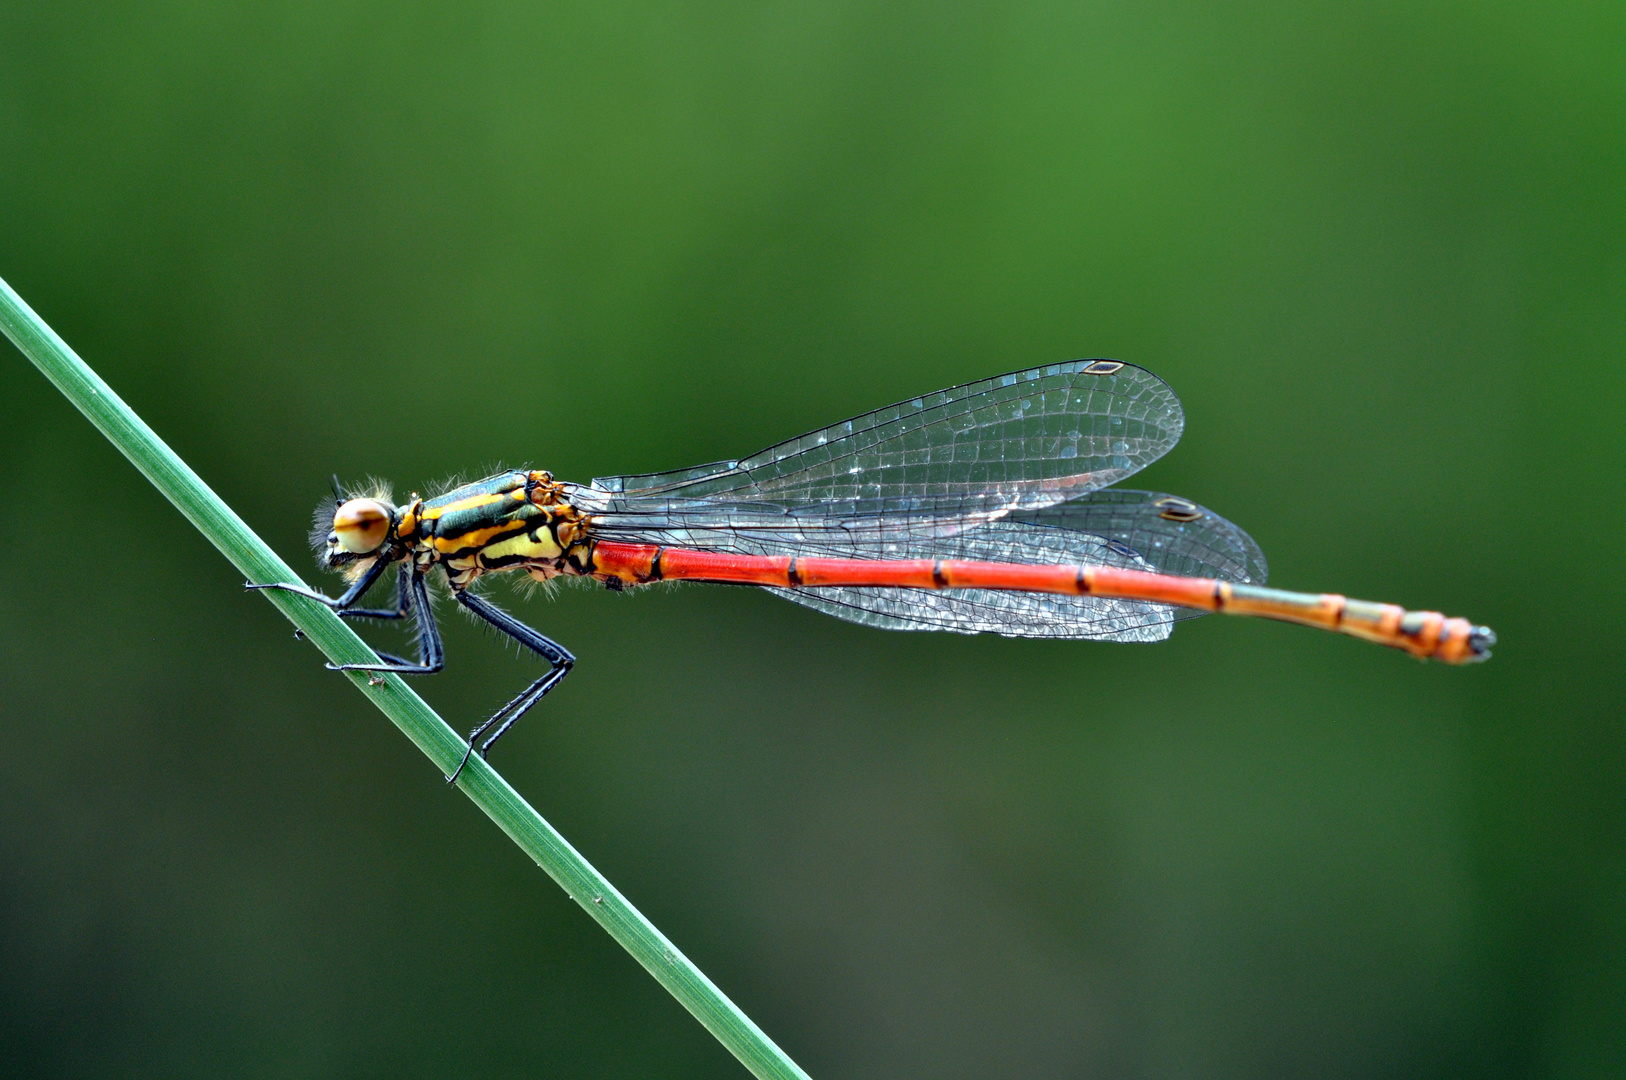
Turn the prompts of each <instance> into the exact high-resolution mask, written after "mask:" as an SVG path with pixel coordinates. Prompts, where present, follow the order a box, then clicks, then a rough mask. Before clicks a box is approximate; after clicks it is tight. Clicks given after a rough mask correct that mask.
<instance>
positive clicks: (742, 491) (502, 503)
mask: <svg viewBox="0 0 1626 1080" xmlns="http://www.w3.org/2000/svg"><path fill="white" fill-rule="evenodd" d="M1184 424H1185V418H1184V414H1183V413H1182V412H1181V409H1180V402H1179V399H1177V398H1176V397H1175V396H1174V392H1173V391H1172V390H1170V389H1169V387H1168V386H1167V385H1165V384H1164V382H1163V381H1162V380H1161V379H1159V378H1157V376H1155V375H1153V374H1152V373H1151V372H1149V371H1146V370H1145V369H1143V368H1138V367H1135V366H1134V365H1132V364H1125V363H1122V362H1120V361H1117V360H1078V361H1074V362H1073V363H1070V364H1055V365H1052V366H1050V367H1044V368H1034V369H1032V370H1029V371H1019V372H1015V373H1013V374H1010V375H1003V376H1000V377H999V378H995V379H987V380H984V381H982V382H976V383H969V384H967V385H965V386H956V387H953V388H951V389H948V390H943V391H939V392H938V393H935V394H928V395H926V396H924V397H918V398H914V399H912V400H910V401H904V402H899V403H898V404H896V405H891V406H888V407H887V408H885V409H880V410H877V411H876V412H872V413H867V414H865V415H863V416H858V417H854V418H853V419H851V420H848V421H846V422H844V423H841V424H837V425H835V426H834V427H829V428H824V429H822V430H819V431H814V432H810V433H809V434H806V435H803V436H802V437H800V438H798V439H792V440H791V441H789V442H786V443H781V444H780V445H778V446H774V447H770V448H769V449H767V450H764V451H762V452H761V453H759V454H755V455H753V456H752V457H749V458H745V459H743V460H740V461H720V462H716V463H714V464H711V465H701V466H698V467H695V468H692V469H682V470H679V471H677V472H668V473H652V474H648V475H642V476H616V477H609V478H601V479H598V480H594V481H593V482H592V483H591V484H588V485H581V484H570V483H563V482H560V481H556V480H554V479H553V477H552V475H551V474H549V473H546V472H540V471H534V470H529V469H517V470H514V471H511V472H504V473H499V474H498V475H496V476H491V477H487V478H486V479H484V480H480V481H478V482H476V483H472V484H465V485H462V486H461V487H458V488H456V489H455V490H452V491H448V492H446V493H445V494H443V495H439V496H437V497H435V498H432V499H420V498H418V497H417V496H413V497H412V498H411V499H409V500H407V502H406V503H405V504H403V505H399V506H397V505H395V504H394V503H392V502H390V501H388V500H387V499H385V498H383V497H378V496H356V495H352V496H351V497H348V498H346V497H343V496H341V495H339V494H338V493H337V492H335V496H336V497H335V500H334V502H333V503H332V504H331V505H329V506H327V507H324V508H323V509H321V510H319V511H318V529H317V531H316V533H315V534H313V537H312V539H313V541H314V542H315V544H316V546H317V549H318V551H319V554H320V558H321V562H322V563H323V565H324V566H326V567H328V568H330V569H337V570H341V571H343V573H344V574H345V575H346V577H347V578H348V579H349V581H350V587H349V588H348V589H346V590H345V592H344V594H343V595H342V596H340V597H338V598H337V599H333V598H330V597H327V596H324V595H322V594H320V593H316V592H313V591H311V590H308V589H304V588H302V587H299V586H294V585H268V586H264V587H265V588H277V589H288V590H291V591H294V592H298V593H300V594H301V595H303V596H308V597H310V598H312V599H314V600H318V601H321V602H322V603H324V604H326V605H328V606H329V607H331V608H333V609H334V610H335V611H337V612H338V613H339V614H340V615H345V616H365V617H368V618H379V619H399V618H403V617H406V616H408V615H413V616H414V617H415V618H416V619H417V621H418V624H419V627H420V632H419V657H418V660H417V661H416V662H413V661H410V660H405V659H402V658H400V657H397V656H390V655H388V654H385V653H379V654H378V655H379V660H380V662H379V663H377V664H346V665H343V666H342V669H343V670H353V671H373V672H394V673H396V674H401V675H428V674H432V673H434V672H437V671H439V670H441V668H442V666H443V664H444V655H443V650H442V648H441V639H440V634H439V632H438V630H437V629H436V626H435V618H434V611H433V609H432V607H431V605H430V599H429V591H428V588H427V586H426V584H425V576H426V575H427V574H429V573H430V572H431V571H433V570H435V569H436V568H439V570H440V571H441V572H442V573H443V574H444V575H445V578H446V582H447V584H448V585H449V586H450V588H451V592H452V596H453V597H454V598H456V600H457V602H458V603H459V604H461V605H462V606H463V607H464V608H466V609H467V610H468V611H469V612H470V613H472V614H473V615H475V616H476V617H478V618H480V619H483V620H485V621H486V622H487V623H489V624H491V625H492V626H494V627H496V628H497V629H498V630H500V631H501V632H502V633H504V634H506V635H508V636H509V637H511V638H513V639H514V640H515V641H517V642H519V643H520V644H521V645H523V646H524V647H525V648H527V649H530V650H531V651H532V652H534V653H536V654H537V655H538V656H540V657H542V659H543V660H545V661H547V663H548V672H547V674H545V675H543V676H542V677H541V678H540V679H537V680H536V681H535V682H533V683H532V684H531V685H530V686H529V687H527V688H526V689H525V691H524V692H523V693H521V694H520V695H519V696H518V697H516V698H514V700H513V701H510V702H509V703H508V704H507V705H504V706H503V707H502V708H501V709H498V710H497V711H496V713H494V714H493V715H492V716H491V717H490V718H489V719H487V720H486V721H485V722H484V723H482V724H480V725H479V726H478V727H476V728H475V729H474V730H473V732H471V733H470V735H469V747H468V750H467V751H465V753H464V755H463V761H462V762H461V763H460V764H459V765H458V768H457V771H455V772H454V773H453V774H452V776H451V777H450V779H451V780H456V779H457V776H458V775H459V774H460V773H461V772H462V769H463V766H464V765H466V764H467V763H468V759H469V755H470V754H473V753H474V752H475V750H476V749H477V748H478V750H479V752H480V754H481V755H482V756H484V754H485V753H486V751H488V750H490V749H491V745H492V744H493V743H495V742H496V741H497V739H499V738H500V737H501V736H502V734H503V733H504V732H505V731H507V730H508V729H509V728H510V727H511V726H513V724H514V721H516V720H518V719H519V718H520V716H522V715H523V714H524V713H525V711H526V710H527V709H529V708H530V707H531V706H533V705H535V704H536V703H537V702H538V701H540V700H541V699H542V697H543V695H545V694H546V693H547V692H548V691H549V690H551V689H553V688H554V687H555V686H557V685H558V684H559V682H560V680H562V679H563V678H564V677H565V675H566V674H568V673H569V671H570V668H571V665H572V664H573V663H574V662H575V657H573V656H572V655H571V654H570V653H569V651H568V650H566V649H565V648H564V647H563V646H561V645H559V644H558V643H557V642H555V641H552V640H550V639H549V638H546V637H544V636H543V635H542V634H539V633H537V632H536V631H535V630H533V629H531V628H530V627H528V626H526V625H525V624H523V623H521V622H520V621H519V620H517V619H515V618H513V617H512V616H510V615H508V614H507V613H505V612H503V611H501V610H499V609H498V608H496V607H495V606H493V605H492V604H491V603H490V602H488V601H486V600H484V599H482V598H481V597H480V596H478V595H476V593H475V592H474V591H472V590H471V589H470V586H471V585H473V584H474V582H475V581H477V580H478V579H480V578H481V577H483V576H485V575H487V574H493V573H500V572H503V571H509V570H522V571H524V572H525V573H527V574H529V575H530V576H531V577H534V578H537V579H538V580H542V581H547V580H550V579H553V578H556V577H561V576H564V577H584V578H592V579H594V580H597V581H600V582H603V583H604V585H605V586H607V587H609V588H611V589H623V588H626V587H628V586H633V585H644V584H647V583H650V582H655V581H704V582H717V583H724V584H734V585H757V586H762V587H765V588H768V589H770V590H772V591H773V592H775V593H777V594H778V595H780V596H783V597H785V598H786V599H789V600H794V601H796V602H797V603H800V604H805V605H807V606H808V607H811V608H815V609H817V610H819V611H823V612H826V613H828V614H830V615H834V616H836V617H837V618H840V619H848V620H850V621H852V622H859V623H865V624H867V625H869V626H876V627H885V628H887V629H892V630H956V631H960V632H962V633H980V632H990V633H996V634H1005V635H1009V636H1015V637H1052V638H1103V639H1108V640H1113V641H1160V640H1162V639H1163V638H1166V637H1168V636H1169V633H1170V632H1171V631H1172V629H1173V627H1174V623H1175V622H1176V621H1177V620H1179V619H1183V618H1188V617H1191V616H1194V615H1200V614H1203V613H1205V612H1209V611H1223V612H1226V613H1228V614H1233V615H1258V616H1263V617H1265V618H1270V619H1282V620H1285V621H1288V622H1296V623H1302V624H1304V625H1307V626H1318V627H1322V628H1324V629H1328V630H1336V631H1339V632H1341V633H1345V634H1352V635H1354V636H1356V637H1362V638H1366V639H1367V640H1369V641H1376V642H1379V643H1381V644H1384V645H1391V646H1394V647H1396V648H1399V649H1404V650H1406V651H1407V652H1409V653H1411V654H1412V655H1413V656H1417V657H1421V658H1432V659H1436V660H1443V661H1446V662H1447V663H1453V664H1460V663H1465V662H1469V661H1474V660H1483V659H1485V658H1486V657H1488V656H1489V655H1490V651H1489V650H1490V646H1491V645H1493V644H1495V641H1496V635H1495V634H1493V633H1492V632H1491V631H1490V630H1489V629H1488V628H1487V627H1483V626H1475V625H1473V624H1471V623H1469V622H1468V621H1467V620H1465V619H1448V618H1446V617H1445V616H1444V615H1441V614H1439V613H1438V612H1433V611H1407V610H1405V609H1404V608H1399V607H1396V606H1394V605H1392V604H1375V603H1369V602H1367V601H1363V600H1350V599H1347V598H1346V597H1343V596H1339V595H1335V594H1322V595H1313V594H1309V593H1292V592H1283V591H1281V590H1278V589H1267V588H1264V581H1265V574H1266V568H1265V558H1264V555H1263V554H1261V552H1260V551H1259V547H1258V545H1257V544H1255V543H1254V542H1253V540H1252V538H1251V537H1249V536H1248V534H1247V533H1245V532H1243V531H1242V530H1241V529H1239V528H1237V527H1236V526H1235V525H1233V524H1231V523H1230V522H1229V521H1226V520H1225V519H1224V518H1222V517H1220V516H1219V515H1217V514H1214V513H1212V512H1211V511H1209V510H1206V509H1204V508H1203V507H1201V506H1198V505H1197V504H1196V503H1194V502H1191V501H1190V500H1188V499H1183V498H1180V497H1179V496H1176V495H1165V494H1161V493H1157V492H1147V491H1126V490H1122V489H1118V488H1109V487H1108V485H1110V484H1114V483H1117V482H1118V481H1119V480H1122V479H1124V478H1125V477H1127V476H1129V475H1130V474H1132V473H1134V472H1136V471H1138V470H1139V469H1141V468H1143V467H1144V466H1146V465H1147V464H1149V463H1150V462H1152V461H1154V460H1156V459H1157V458H1159V457H1161V456H1162V455H1163V454H1164V453H1166V452H1167V451H1168V450H1169V448H1170V447H1172V446H1173V445H1174V444H1175V442H1176V441H1177V440H1178V439H1179V438H1180V433H1181V430H1182V429H1183V427H1184ZM392 565H396V566H399V574H398V585H397V590H396V601H395V606H394V607H391V608H384V609H363V608H359V607H357V606H356V605H357V604H358V603H360V601H361V599H362V597H363V596H364V595H365V594H366V593H367V590H368V589H370V588H372V586H373V585H374V584H375V583H376V582H377V581H378V579H379V577H380V576H382V575H383V573H384V571H385V570H386V569H387V568H388V567H390V566H392ZM482 738H483V739H484V741H483V742H481V739H482Z"/></svg>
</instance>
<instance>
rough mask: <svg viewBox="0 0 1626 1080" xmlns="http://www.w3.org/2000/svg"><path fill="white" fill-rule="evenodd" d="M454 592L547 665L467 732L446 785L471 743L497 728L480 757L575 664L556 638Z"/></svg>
mask: <svg viewBox="0 0 1626 1080" xmlns="http://www.w3.org/2000/svg"><path fill="white" fill-rule="evenodd" d="M453 595H454V596H456V597H457V602H458V603H460V604H462V605H463V606H464V607H465V608H467V609H468V610H469V611H471V612H473V613H474V614H475V615H476V616H478V617H479V618H481V619H484V620H485V621H486V622H488V623H490V624H491V625H492V626H494V627H496V628H497V629H498V630H500V631H502V632H503V633H504V634H507V635H508V636H509V637H511V638H513V639H514V640H515V641H517V642H519V643H520V644H521V645H523V646H525V647H526V648H527V649H530V650H531V651H532V652H534V653H536V654H537V655H538V656H540V657H542V659H544V660H546V661H547V662H548V664H549V665H550V667H549V670H548V673H547V674H546V675H544V676H542V677H541V678H540V679H538V680H536V681H535V682H534V683H532V684H531V685H530V686H529V687H527V688H526V689H525V691H524V692H523V693H521V694H520V695H519V696H518V697H516V698H515V699H514V700H513V701H510V702H509V703H508V704H506V705H504V706H503V707H502V708H500V709H498V710H497V711H496V712H494V713H492V714H491V717H490V718H489V719H487V720H486V722H485V723H483V724H481V725H480V726H479V727H477V728H475V729H474V730H473V731H471V732H469V748H468V749H467V750H465V751H463V760H462V761H460V762H458V764H457V768H456V770H454V771H453V773H452V775H451V776H448V777H447V778H446V782H447V783H448V784H451V783H456V782H457V778H458V776H459V775H461V774H462V772H463V766H465V765H467V764H468V763H469V758H470V757H471V756H472V755H473V754H474V745H475V743H476V742H477V741H478V740H479V738H480V736H481V735H484V734H485V733H486V732H487V731H490V730H491V728H492V727H493V726H495V727H496V729H497V730H496V732H495V733H494V734H493V735H492V736H491V737H490V738H489V739H487V740H486V741H485V742H484V743H482V744H481V745H480V756H481V757H482V758H483V757H485V756H486V751H488V750H490V749H491V744H492V743H494V742H496V741H497V740H498V739H500V738H502V735H503V732H505V731H507V730H508V729H509V728H511V727H513V726H514V721H516V720H518V719H519V718H520V717H521V716H524V715H525V713H526V712H527V711H528V710H529V709H530V708H531V706H532V705H535V704H536V703H537V702H538V701H541V700H542V697H543V695H545V694H546V693H547V692H548V691H549V690H552V689H553V688H554V687H555V686H558V685H559V683H560V681H561V680H563V679H564V677H565V676H566V675H568V674H570V669H571V666H572V665H574V664H575V663H576V658H575V657H574V656H572V655H571V654H570V650H568V649H566V648H565V647H564V646H563V645H560V644H559V643H558V642H557V641H553V640H552V639H550V638H546V637H543V636H542V635H541V634H539V633H537V632H536V631H535V630H532V629H531V628H530V627H529V626H526V625H525V624H524V623H522V622H520V621H519V620H518V619H516V618H514V617H513V616H512V615H509V614H508V613H507V612H505V611H502V610H500V609H499V608H497V607H495V606H493V605H492V604H489V603H487V602H486V601H484V600H482V599H480V598H479V597H478V596H475V595H474V594H472V593H470V592H467V591H464V590H457V591H456V592H454V593H453Z"/></svg>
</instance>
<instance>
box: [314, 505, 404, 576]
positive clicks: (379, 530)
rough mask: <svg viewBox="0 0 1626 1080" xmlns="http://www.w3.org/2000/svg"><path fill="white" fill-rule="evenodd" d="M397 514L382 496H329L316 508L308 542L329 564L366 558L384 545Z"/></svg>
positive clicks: (323, 561)
mask: <svg viewBox="0 0 1626 1080" xmlns="http://www.w3.org/2000/svg"><path fill="white" fill-rule="evenodd" d="M396 518H397V514H396V510H395V508H394V507H393V506H390V505H389V504H388V503H386V502H384V501H383V500H382V499H347V500H345V501H344V502H338V501H337V500H328V501H327V502H324V503H323V504H322V505H321V506H320V507H318V508H317V511H316V528H315V529H314V530H313V531H312V533H311V546H312V547H314V548H316V551H317V555H318V557H319V558H320V559H321V561H322V565H324V566H327V567H330V568H333V567H339V566H344V565H345V564H347V563H353V562H356V561H357V560H360V559H366V558H369V557H370V556H373V555H375V554H377V553H378V550H379V548H381V547H383V546H384V543H385V541H387V540H388V539H389V537H390V529H391V527H392V526H393V525H394V524H395V522H396Z"/></svg>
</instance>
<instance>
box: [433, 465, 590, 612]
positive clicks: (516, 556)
mask: <svg viewBox="0 0 1626 1080" xmlns="http://www.w3.org/2000/svg"><path fill="white" fill-rule="evenodd" d="M409 530H410V539H411V540H412V541H413V542H414V544H415V546H416V549H417V551H418V552H419V556H420V557H421V558H424V559H425V561H430V562H438V563H440V564H441V565H443V566H444V567H445V568H446V575H447V577H449V578H450V579H451V580H452V583H453V584H454V585H466V584H468V583H469V582H470V581H473V580H474V579H475V578H476V577H478V576H480V575H481V574H485V573H493V572H498V571H503V570H516V569H525V570H530V571H532V572H533V576H536V577H551V576H552V575H553V574H554V573H557V572H559V569H560V566H561V563H562V562H563V561H564V560H565V558H566V555H567V553H569V552H570V551H571V549H572V548H575V547H578V546H579V545H581V544H582V543H583V542H584V536H583V532H584V530H583V529H582V523H581V519H580V515H579V514H578V513H577V512H576V509H575V507H573V506H571V505H570V504H569V502H567V501H565V499H564V498H563V497H562V494H560V493H559V489H558V485H556V484H554V483H553V481H552V477H550V476H549V475H548V474H547V473H538V472H521V471H518V470H515V471H512V472H506V473H500V474H498V475H496V476H492V477H488V478H487V479H485V480H479V481H476V482H475V483H472V484H465V485H463V486H462V487H459V488H456V489H455V490H453V491H449V492H447V493H446V494H444V495H440V496H437V497H436V498H433V499H429V500H427V501H425V502H423V503H421V504H418V505H417V506H415V507H414V508H413V512H409V515H408V518H407V519H405V520H403V521H402V532H403V539H406V538H408V535H409V534H408V531H409Z"/></svg>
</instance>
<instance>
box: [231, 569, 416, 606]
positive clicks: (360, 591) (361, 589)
mask: <svg viewBox="0 0 1626 1080" xmlns="http://www.w3.org/2000/svg"><path fill="white" fill-rule="evenodd" d="M389 565H390V564H389V563H387V562H385V561H384V560H383V559H374V560H373V565H371V566H369V567H368V568H367V572H366V573H365V574H363V575H361V577H359V578H357V579H356V583H355V584H354V585H351V586H350V587H349V588H348V589H346V590H344V594H343V595H341V596H340V597H339V598H338V599H334V598H333V597H331V596H324V595H323V594H322V593H319V592H317V591H316V590H315V589H307V588H305V587H304V586H303V585H285V584H283V583H282V582H274V583H273V584H270V585H256V584H254V583H253V582H252V581H245V582H243V588H245V589H281V590H282V591H283V592H291V593H293V594H294V595H296V596H303V597H305V598H306V599H307V600H315V601H316V602H317V603H318V604H326V605H327V606H328V607H330V608H332V609H333V610H334V611H337V612H339V613H341V614H342V613H343V612H344V609H345V608H347V607H349V606H351V605H352V604H354V603H355V602H356V601H358V600H360V599H361V598H362V596H363V595H365V594H366V592H367V590H368V589H370V588H372V587H373V583H374V582H376V581H377V580H378V579H379V578H380V577H381V576H383V573H384V571H385V570H386V569H388V568H389ZM405 570H406V568H405V567H402V571H403V572H404V571H405ZM402 592H403V593H404V592H405V588H404V587H403V589H402ZM389 617H390V616H385V618H389ZM397 617H398V616H397Z"/></svg>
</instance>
